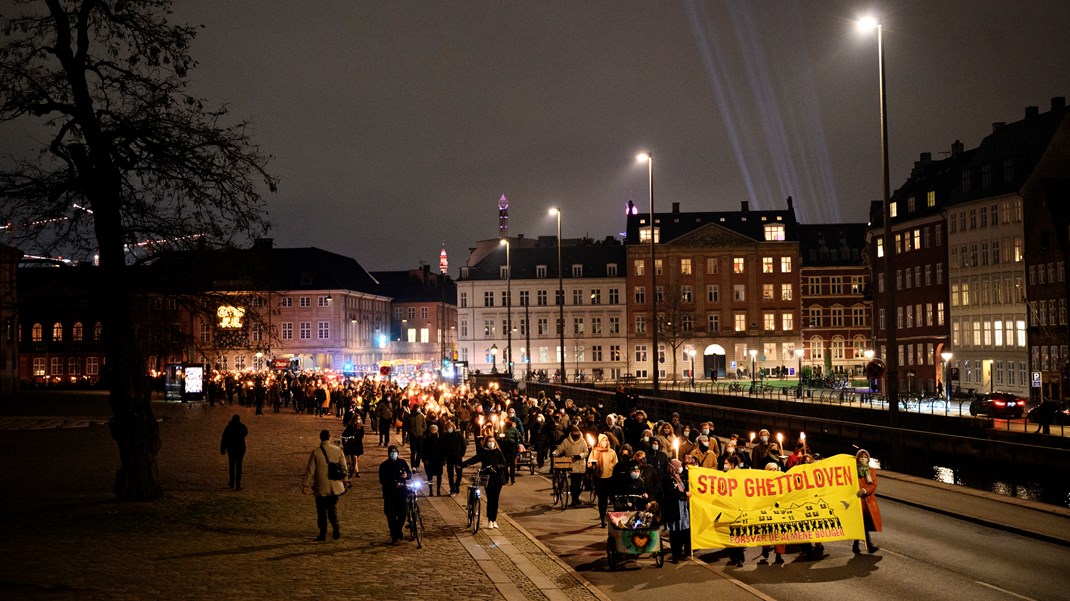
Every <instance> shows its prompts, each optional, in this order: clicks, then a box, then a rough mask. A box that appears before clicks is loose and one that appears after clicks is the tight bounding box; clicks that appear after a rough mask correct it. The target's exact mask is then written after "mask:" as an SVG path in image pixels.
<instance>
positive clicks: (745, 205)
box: [739, 200, 750, 213]
mask: <svg viewBox="0 0 1070 601" xmlns="http://www.w3.org/2000/svg"><path fill="white" fill-rule="evenodd" d="M739 204H740V206H741V208H740V210H741V211H743V212H744V213H746V212H747V211H749V210H750V202H749V201H746V200H744V201H742V202H740V203H739Z"/></svg>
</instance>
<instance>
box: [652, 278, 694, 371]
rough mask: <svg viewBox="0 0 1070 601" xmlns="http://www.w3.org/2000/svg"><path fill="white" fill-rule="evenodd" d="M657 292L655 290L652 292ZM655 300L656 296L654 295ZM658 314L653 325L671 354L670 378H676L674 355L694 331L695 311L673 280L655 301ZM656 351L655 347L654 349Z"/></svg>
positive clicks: (675, 355)
mask: <svg viewBox="0 0 1070 601" xmlns="http://www.w3.org/2000/svg"><path fill="white" fill-rule="evenodd" d="M654 294H655V295H656V294H657V291H655V292H654ZM655 300H656V301H657V298H656V297H655ZM657 304H658V314H657V317H656V318H655V321H654V327H656V328H657V329H658V339H659V340H662V341H664V342H665V345H666V346H668V347H669V353H670V354H671V355H672V379H673V381H675V380H676V374H677V373H678V370H677V369H676V357H677V355H678V353H679V350H680V347H682V346H683V345H684V344H686V343H687V342H688V341H689V340H691V337H692V336H693V335H694V334H695V332H694V320H695V312H694V311H693V310H692V309H691V308H690V307H693V306H694V305H693V304H692V303H690V302H685V301H684V298H683V290H682V289H681V288H680V286H679V285H678V284H677V283H676V282H675V281H673V282H671V283H670V284H669V288H668V290H667V291H666V296H665V298H664V299H661V300H660V301H657ZM654 352H657V349H654Z"/></svg>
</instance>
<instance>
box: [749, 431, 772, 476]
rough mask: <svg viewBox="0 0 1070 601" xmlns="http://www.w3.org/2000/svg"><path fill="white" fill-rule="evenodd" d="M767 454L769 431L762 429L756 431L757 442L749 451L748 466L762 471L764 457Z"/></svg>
mask: <svg viewBox="0 0 1070 601" xmlns="http://www.w3.org/2000/svg"><path fill="white" fill-rule="evenodd" d="M768 454H769V430H766V429H765V428H762V429H761V430H758V441H757V442H756V443H754V447H753V448H752V449H751V450H750V464H751V465H753V466H754V467H755V468H756V469H762V467H764V466H765V456H766V455H768Z"/></svg>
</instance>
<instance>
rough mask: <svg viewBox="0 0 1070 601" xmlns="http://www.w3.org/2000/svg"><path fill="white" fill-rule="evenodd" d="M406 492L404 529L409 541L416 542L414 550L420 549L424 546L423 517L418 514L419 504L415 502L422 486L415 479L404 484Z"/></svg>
mask: <svg viewBox="0 0 1070 601" xmlns="http://www.w3.org/2000/svg"><path fill="white" fill-rule="evenodd" d="M406 486H407V487H408V490H407V491H406V495H405V503H406V510H405V516H406V520H405V527H406V528H408V529H409V540H414V541H416V548H417V549H422V548H423V546H424V544H423V540H424V517H423V515H422V514H421V513H420V504H419V503H418V502H417V501H418V499H419V497H420V487H421V486H423V483H421V482H420V481H419V480H417V479H416V478H413V479H411V480H409V482H408V483H407V484H406Z"/></svg>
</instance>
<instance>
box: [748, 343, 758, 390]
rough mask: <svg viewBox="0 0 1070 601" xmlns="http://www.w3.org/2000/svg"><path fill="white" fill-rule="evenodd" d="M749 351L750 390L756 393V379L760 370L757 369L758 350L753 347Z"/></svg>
mask: <svg viewBox="0 0 1070 601" xmlns="http://www.w3.org/2000/svg"><path fill="white" fill-rule="evenodd" d="M749 352H750V391H751V394H754V379H755V378H756V377H758V371H757V369H756V368H757V366H758V351H757V350H756V349H751V350H750V351H749Z"/></svg>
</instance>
